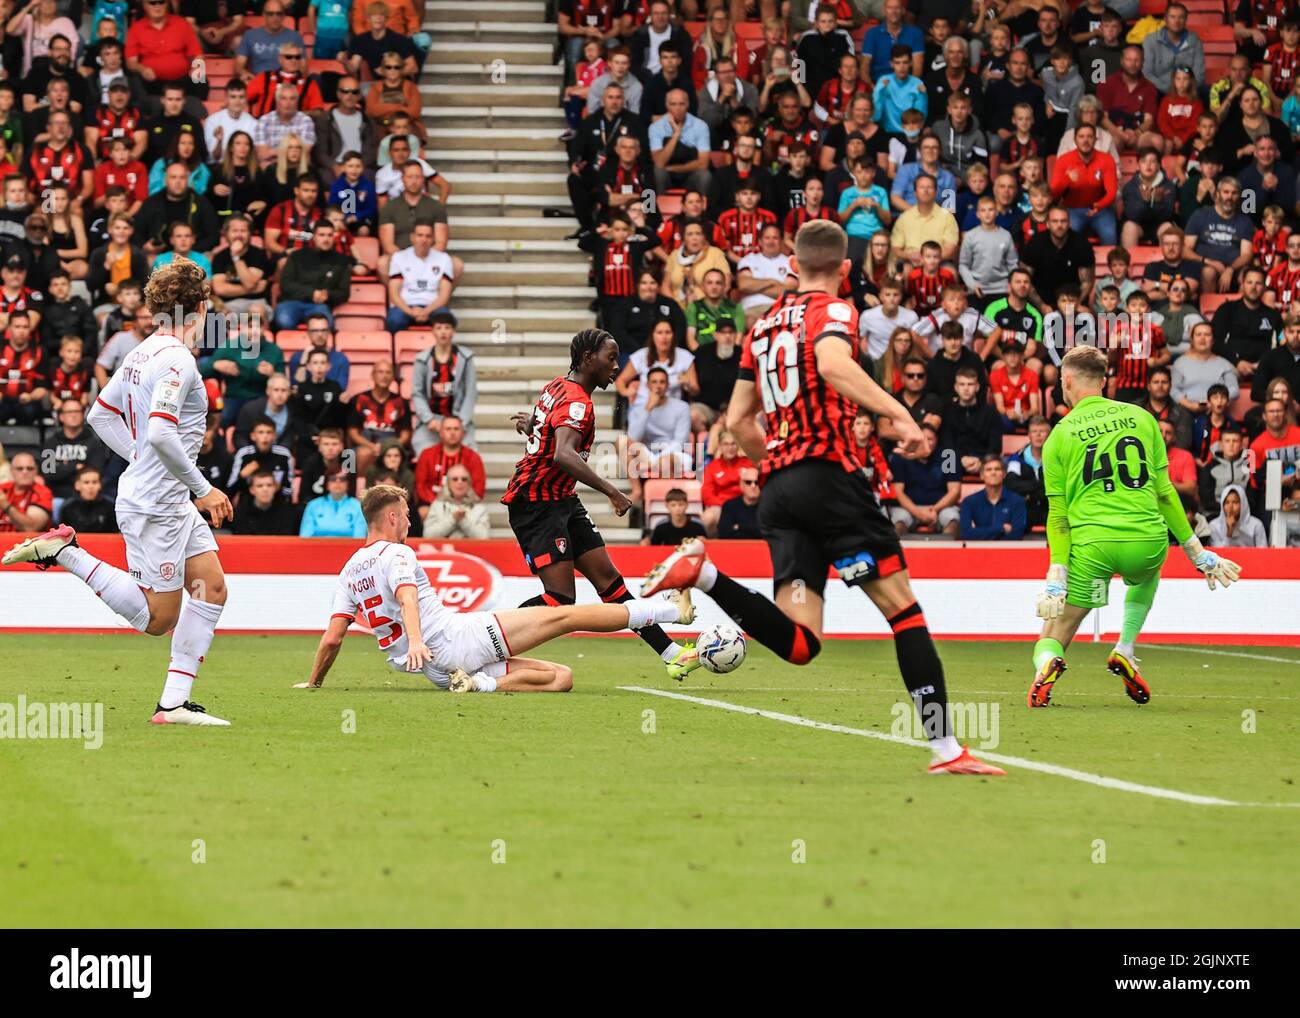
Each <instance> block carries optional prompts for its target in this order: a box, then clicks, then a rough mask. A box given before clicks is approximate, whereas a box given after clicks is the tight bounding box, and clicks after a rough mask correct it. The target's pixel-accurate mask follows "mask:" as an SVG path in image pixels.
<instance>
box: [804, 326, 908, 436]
mask: <svg viewBox="0 0 1300 1018" xmlns="http://www.w3.org/2000/svg"><path fill="white" fill-rule="evenodd" d="M844 339H845V342H842V343H837V342H835V341H834V340H835V337H828V338H827V339H825V340H823V341H821V342H819V343H818V344H817V373H818V374H819V375H821V376H822V378H824V379H825V380H826V384H827V385H829V386H830V387H831V388H832V389H834V390H835V391H836V392H838V393H839V394H840V395H841V396H843V397H845V398H846V399H851V400H853V402H854V403H856V404H857V405H858V406H860V407H862V408H863V409H864V410H870V411H871V412H872V413H874V414H879V415H881V416H882V417H887V418H889V422H890V423H891V424H892V425H893V426H894V434H895V435H896V436H897V438H898V446H897V447H896V448H897V451H898V452H900V453H902V454H903V455H904V456H906V455H909V454H911V453H916V452H920V450H921V441H922V439H921V428H920V426H919V425H918V424H917V423H916V421H914V420H912V415H911V414H910V413H908V412H907V408H906V407H904V406H903V404H902V403H900V402H898V400H896V399H894V397H893V396H891V395H890V394H889V393H887V392H886V391H885V390H884V389H882V388H881V387H880V386H879V385H877V384H876V380H875V379H874V378H872V377H871V376H870V375H868V374H867V373H866V372H865V371H863V370H862V365H861V364H859V363H858V362H857V360H856V359H855V358H854V356H853V347H852V346H851V345H850V344H849V342H848V337H847V336H845V337H844Z"/></svg>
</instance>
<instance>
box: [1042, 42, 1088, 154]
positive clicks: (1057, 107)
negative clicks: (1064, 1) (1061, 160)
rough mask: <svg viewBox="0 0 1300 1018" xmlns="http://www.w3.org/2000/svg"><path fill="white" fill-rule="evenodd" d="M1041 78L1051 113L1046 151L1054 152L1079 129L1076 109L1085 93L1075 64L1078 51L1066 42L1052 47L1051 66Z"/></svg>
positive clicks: (1046, 128) (1045, 105) (1045, 128)
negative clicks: (1064, 139)
mask: <svg viewBox="0 0 1300 1018" xmlns="http://www.w3.org/2000/svg"><path fill="white" fill-rule="evenodd" d="M1040 77H1041V80H1042V82H1043V110H1044V112H1045V113H1046V114H1047V119H1046V122H1045V123H1044V124H1043V134H1044V139H1045V147H1046V150H1047V151H1049V152H1051V151H1054V150H1055V149H1056V147H1057V146H1058V145H1059V144H1060V143H1061V138H1062V137H1063V136H1064V134H1065V132H1066V130H1068V129H1069V128H1072V127H1075V126H1076V113H1075V108H1076V107H1077V106H1078V104H1079V100H1080V99H1082V98H1083V94H1084V90H1085V89H1084V84H1083V77H1082V76H1081V75H1080V74H1079V69H1078V68H1077V67H1076V66H1075V64H1074V49H1073V48H1072V47H1071V46H1070V44H1069V43H1068V42H1066V41H1065V40H1064V39H1063V40H1062V41H1060V42H1058V43H1057V44H1056V45H1055V46H1053V47H1052V48H1051V50H1050V57H1049V61H1048V65H1047V66H1046V67H1044V68H1043V70H1042V74H1041V76H1040Z"/></svg>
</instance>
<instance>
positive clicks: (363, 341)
mask: <svg viewBox="0 0 1300 1018" xmlns="http://www.w3.org/2000/svg"><path fill="white" fill-rule="evenodd" d="M335 325H336V326H338V319H335ZM334 346H335V348H336V349H338V350H341V351H342V352H343V353H345V354H347V356H348V360H352V361H355V360H362V361H368V362H371V363H373V362H374V361H378V360H383V359H384V358H388V357H392V356H393V335H392V333H390V332H384V331H383V330H382V329H375V330H368V331H365V332H354V331H352V330H351V329H343V328H342V327H339V328H337V331H335V333H334Z"/></svg>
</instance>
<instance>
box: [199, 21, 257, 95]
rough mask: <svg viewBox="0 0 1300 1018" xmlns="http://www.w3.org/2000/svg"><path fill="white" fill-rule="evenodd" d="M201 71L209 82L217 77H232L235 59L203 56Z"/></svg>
mask: <svg viewBox="0 0 1300 1018" xmlns="http://www.w3.org/2000/svg"><path fill="white" fill-rule="evenodd" d="M245 23H247V19H245ZM203 71H204V73H205V74H207V76H208V81H209V82H211V81H212V80H213V79H214V78H218V77H223V78H231V77H234V74H235V60H234V58H233V57H211V56H204V58H203Z"/></svg>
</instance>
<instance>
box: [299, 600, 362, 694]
mask: <svg viewBox="0 0 1300 1018" xmlns="http://www.w3.org/2000/svg"><path fill="white" fill-rule="evenodd" d="M351 624H352V620H351V619H350V618H344V617H343V616H342V615H335V616H334V617H333V618H332V619H330V624H329V625H328V626H326V627H325V632H324V633H323V634H321V638H320V643H319V644H318V645H317V647H316V660H315V661H314V662H313V663H312V666H311V678H309V679H308V680H307V681H306V682H298V683H295V684H294V687H293V688H294V689H320V687H321V686H323V685H325V676H326V675H328V674H329V670H330V668H332V667H333V665H334V659H335V658H336V657H338V656H339V648H340V647H341V646H343V637H345V636H346V635H347V633H348V626H350V625H351Z"/></svg>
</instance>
